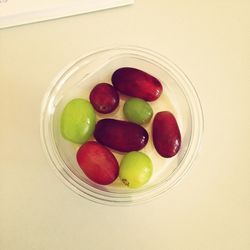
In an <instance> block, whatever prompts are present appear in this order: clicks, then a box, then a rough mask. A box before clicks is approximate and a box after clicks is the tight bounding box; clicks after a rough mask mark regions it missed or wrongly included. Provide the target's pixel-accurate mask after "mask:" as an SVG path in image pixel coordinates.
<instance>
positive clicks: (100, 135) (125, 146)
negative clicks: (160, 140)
mask: <svg viewBox="0 0 250 250" xmlns="http://www.w3.org/2000/svg"><path fill="white" fill-rule="evenodd" d="M94 137H95V139H96V140H97V141H98V142H99V143H101V144H103V145H105V146H107V147H109V148H111V149H114V150H117V151H120V152H130V151H138V150H141V149H142V148H144V147H145V146H146V144H147V142H148V132H147V130H146V129H145V128H143V127H142V126H140V125H138V124H135V123H133V122H127V121H122V120H116V119H102V120H99V121H98V122H97V124H96V127H95V131H94Z"/></svg>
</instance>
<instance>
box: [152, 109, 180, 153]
mask: <svg viewBox="0 0 250 250" xmlns="http://www.w3.org/2000/svg"><path fill="white" fill-rule="evenodd" d="M153 142H154V146H155V148H156V150H157V152H158V153H159V154H160V155H161V156H162V157H166V158H170V157H172V156H174V155H176V154H177V153H178V151H179V149H180V147H181V134H180V130H179V127H178V124H177V122H176V119H175V117H174V115H173V114H172V113H171V112H168V111H162V112H159V113H157V114H156V115H155V117H154V121H153Z"/></svg>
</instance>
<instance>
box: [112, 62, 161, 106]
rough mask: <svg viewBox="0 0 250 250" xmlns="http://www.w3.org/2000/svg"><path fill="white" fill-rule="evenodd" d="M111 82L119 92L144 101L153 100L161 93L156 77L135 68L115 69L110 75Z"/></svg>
mask: <svg viewBox="0 0 250 250" xmlns="http://www.w3.org/2000/svg"><path fill="white" fill-rule="evenodd" d="M112 84H113V85H114V87H115V88H116V89H117V90H118V91H120V92H121V93H123V94H125V95H128V96H132V97H138V98H141V99H143V100H145V101H155V100H156V99H158V98H159V97H160V95H161V93H162V85H161V83H160V81H159V80H158V79H156V78H155V77H153V76H151V75H150V74H148V73H146V72H144V71H142V70H139V69H136V68H130V67H124V68H119V69H117V70H116V71H115V72H114V73H113V75H112Z"/></svg>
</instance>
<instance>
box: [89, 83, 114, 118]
mask: <svg viewBox="0 0 250 250" xmlns="http://www.w3.org/2000/svg"><path fill="white" fill-rule="evenodd" d="M89 99H90V102H91V104H92V105H93V107H94V109H95V110H96V111H97V112H99V113H102V114H108V113H111V112H113V111H114V110H115V109H116V108H117V106H118V105H119V94H118V93H117V91H116V90H115V88H114V87H113V86H112V85H111V84H108V83H99V84H97V85H96V86H95V87H94V88H93V89H92V90H91V92H90V95H89Z"/></svg>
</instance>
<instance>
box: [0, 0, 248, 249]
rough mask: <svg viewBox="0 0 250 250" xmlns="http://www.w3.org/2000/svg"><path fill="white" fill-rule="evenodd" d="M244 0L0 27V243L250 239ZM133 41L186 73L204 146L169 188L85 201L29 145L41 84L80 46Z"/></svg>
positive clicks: (144, 6)
mask: <svg viewBox="0 0 250 250" xmlns="http://www.w3.org/2000/svg"><path fill="white" fill-rule="evenodd" d="M249 10H250V4H249V1H247V0H246V1H244V0H240V1H236V0H234V1H233V0H221V1H215V0H212V1H205V0H204V1H198V0H186V1H181V0H177V1H165V0H159V1H145V0H137V1H136V4H135V5H133V6H128V7H124V8H118V9H113V10H107V11H103V12H96V13H91V14H86V15H81V16H76V17H72V18H65V19H60V20H55V21H49V22H43V23H37V24H32V25H26V26H22V27H17V28H10V29H5V30H1V31H0V87H1V89H0V104H1V108H0V202H1V203H0V249H1V250H16V249H19V250H31V249H32V250H33V249H35V250H42V249H46V250H56V249H60V250H66V249H67V250H78V249H86V250H91V249H95V250H96V249H105V250H106V249H107V250H117V249H119V250H125V249H126V250H128V249H129V250H138V249H143V250H166V249H170V250H210V249H212V250H248V249H250V237H249V234H250V230H249V228H250V215H249V211H250V153H249V148H250V132H249V131H250V114H249V107H250V96H249V95H250V94H249V93H250V84H249V78H250V72H249V68H250V49H249V44H250V39H249V21H250V20H249ZM115 44H132V45H139V46H144V47H147V48H150V49H153V50H155V51H158V52H160V53H161V54H163V55H165V56H167V57H169V58H171V59H172V60H173V61H174V62H175V63H177V65H179V66H180V67H181V68H182V69H183V70H184V72H185V73H186V74H187V75H188V76H189V77H190V79H191V80H192V82H193V83H194V85H195V88H196V89H197V91H198V93H199V96H200V98H201V102H202V106H203V110H204V115H205V132H204V136H203V145H202V148H201V151H200V154H199V158H198V159H197V160H196V162H195V164H194V166H193V168H192V170H191V171H190V172H189V174H188V175H187V176H186V177H185V178H184V179H183V181H182V182H181V183H180V184H179V185H178V186H177V187H176V188H174V189H173V190H172V191H170V192H169V193H167V194H165V195H163V196H162V197H160V198H159V199H156V200H154V201H153V202H151V203H149V204H146V205H141V206H136V207H125V208H119V207H107V206H102V205H97V204H94V203H91V202H89V201H87V200H84V199H83V198H81V197H79V196H77V195H76V194H75V193H73V192H72V191H71V190H69V189H68V188H66V187H65V185H64V184H63V183H61V182H60V180H59V179H58V178H57V176H56V175H55V173H54V171H53V170H52V169H51V168H50V167H49V166H48V164H47V160H46V158H45V156H44V154H43V152H42V149H41V146H40V135H39V116H40V104H41V100H42V97H43V95H44V92H45V91H46V89H47V87H48V86H49V84H50V82H51V80H52V79H53V78H54V77H55V75H57V73H58V72H59V71H60V70H61V69H62V68H63V67H64V66H65V65H67V64H68V63H70V62H71V61H73V60H75V59H76V58H78V57H79V56H80V55H82V54H84V53H86V52H88V51H89V50H91V49H96V48H99V47H102V46H108V45H115Z"/></svg>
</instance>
